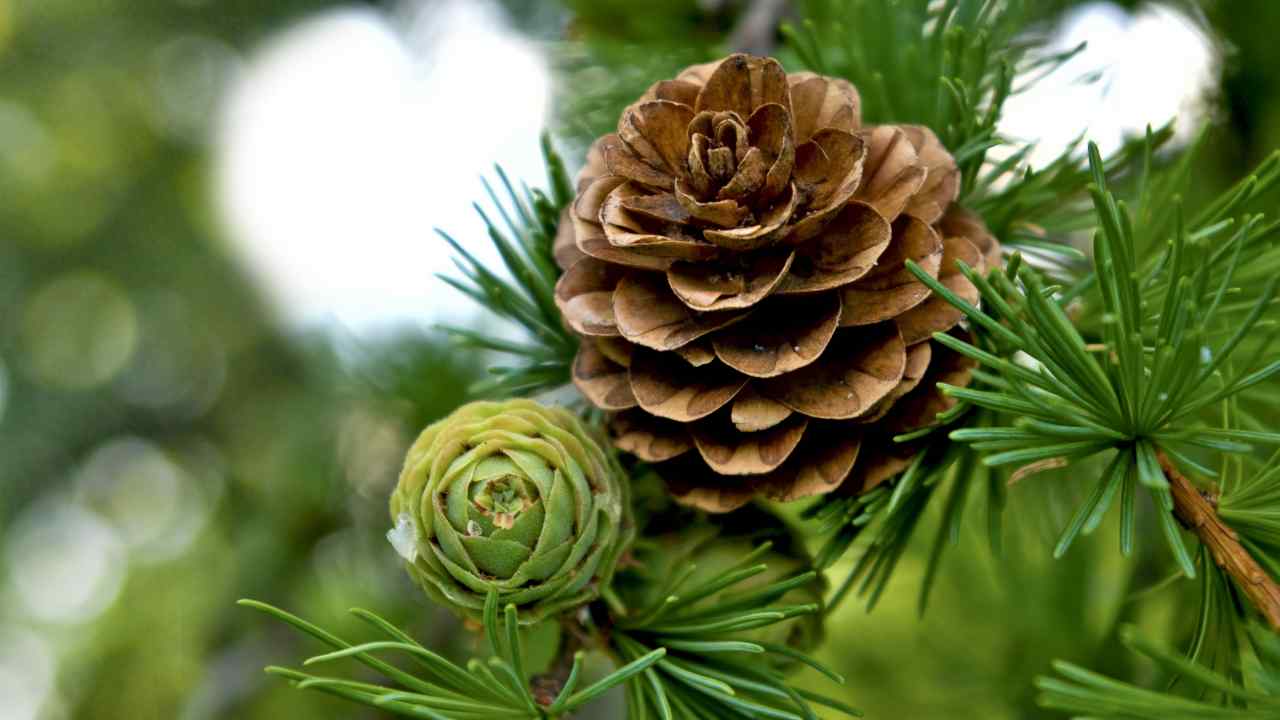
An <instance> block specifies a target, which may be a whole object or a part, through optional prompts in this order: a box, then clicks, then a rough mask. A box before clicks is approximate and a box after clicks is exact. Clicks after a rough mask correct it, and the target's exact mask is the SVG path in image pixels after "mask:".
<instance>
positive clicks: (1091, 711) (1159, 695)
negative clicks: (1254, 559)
mask: <svg viewBox="0 0 1280 720" xmlns="http://www.w3.org/2000/svg"><path fill="white" fill-rule="evenodd" d="M1248 637H1249V640H1250V645H1251V647H1252V648H1253V649H1254V650H1255V652H1256V653H1257V657H1258V660H1259V662H1258V663H1257V664H1256V665H1253V666H1252V667H1251V668H1250V670H1251V672H1250V673H1249V674H1250V677H1249V682H1248V683H1247V684H1246V683H1243V682H1241V681H1240V680H1238V679H1233V678H1231V677H1228V676H1226V675H1223V674H1221V673H1216V672H1214V671H1212V670H1210V669H1208V668H1205V667H1204V666H1202V665H1198V664H1196V663H1194V662H1191V661H1189V660H1187V659H1186V658H1184V657H1182V656H1180V655H1179V654H1178V653H1177V652H1175V651H1172V650H1169V649H1167V648H1162V647H1159V646H1157V645H1154V644H1152V643H1150V642H1148V641H1146V640H1143V639H1142V638H1141V637H1139V636H1138V634H1137V632H1136V630H1135V629H1134V628H1132V627H1126V628H1123V629H1122V630H1121V638H1122V641H1123V642H1124V644H1125V646H1126V647H1128V648H1129V649H1130V650H1132V651H1134V652H1136V653H1139V654H1141V655H1143V656H1145V657H1147V658H1149V659H1151V660H1152V661H1154V662H1155V663H1156V665H1157V666H1158V667H1159V668H1160V669H1161V670H1162V671H1163V672H1164V673H1166V674H1167V675H1170V676H1173V677H1175V678H1178V682H1177V683H1176V685H1175V687H1176V690H1175V689H1170V690H1167V691H1165V692H1160V691H1157V690H1149V689H1146V688H1142V687H1139V686H1137V685H1133V684H1130V683H1127V682H1121V681H1118V680H1114V679H1112V678H1109V677H1106V676H1105V675H1101V674H1099V673H1096V672H1093V671H1091V670H1087V669H1085V668H1082V667H1080V666H1078V665H1075V664H1073V663H1069V662H1065V661H1062V660H1059V661H1057V662H1055V663H1054V664H1053V668H1054V670H1056V671H1057V672H1058V675H1060V676H1061V677H1040V678H1038V679H1037V680H1036V687H1037V688H1038V689H1039V690H1040V698H1039V700H1040V704H1041V705H1043V706H1045V707H1047V708H1052V709H1055V710H1062V711H1066V712H1070V713H1072V714H1074V715H1081V716H1088V717H1096V718H1128V719H1132V720H1203V719H1209V718H1212V719H1219V720H1245V718H1248V719H1249V720H1265V719H1267V718H1270V719H1273V720H1274V718H1280V694H1278V693H1277V691H1278V690H1280V673H1278V672H1277V670H1276V668H1280V636H1276V635H1275V634H1274V633H1270V632H1268V631H1266V630H1265V629H1263V628H1260V627H1256V626H1255V627H1252V628H1251V629H1250V632H1249V634H1248ZM1239 669H1240V668H1237V670H1239Z"/></svg>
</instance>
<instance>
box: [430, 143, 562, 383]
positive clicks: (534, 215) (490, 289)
mask: <svg viewBox="0 0 1280 720" xmlns="http://www.w3.org/2000/svg"><path fill="white" fill-rule="evenodd" d="M542 156H543V161H544V163H545V165H546V170H547V180H548V185H549V190H548V191H546V192H544V191H541V190H536V189H534V190H531V189H529V188H528V187H526V186H523V185H522V186H521V188H520V190H519V191H517V190H516V188H515V186H514V185H513V184H512V182H511V180H510V179H509V178H508V177H507V174H506V173H505V172H504V171H503V169H502V168H501V167H497V168H496V174H497V176H498V180H499V182H500V183H501V185H502V190H503V192H504V194H505V199H504V198H500V197H499V195H498V193H497V192H495V191H494V189H493V187H492V186H491V185H490V184H489V182H488V181H485V183H484V185H485V189H486V191H487V192H488V194H489V199H490V201H491V203H492V205H493V211H494V212H497V214H498V217H499V218H501V224H499V223H498V222H497V221H496V220H495V219H493V218H492V217H490V215H489V214H488V213H486V212H485V210H484V208H483V207H482V206H480V205H479V204H478V203H477V204H476V205H475V209H476V212H477V213H479V214H480V217H481V218H483V220H484V223H485V226H486V227H487V228H488V235H489V240H490V241H491V242H492V243H493V245H494V247H495V248H497V250H498V254H499V255H500V256H501V258H502V264H503V266H504V268H505V270H506V274H507V275H508V277H503V276H502V275H500V274H499V273H497V272H494V271H493V270H491V269H490V268H488V267H487V266H486V265H485V264H484V263H483V262H481V261H480V260H479V259H477V258H476V257H475V256H474V255H472V254H471V253H470V252H469V251H468V250H467V249H466V247H465V246H464V244H463V243H460V242H458V241H457V240H455V239H454V238H453V237H452V236H451V235H449V234H448V233H447V232H445V231H443V230H437V231H436V232H437V233H439V235H440V237H441V238H443V239H444V241H445V242H447V243H448V244H449V246H450V247H451V248H452V249H453V252H454V255H455V257H454V264H455V265H456V266H457V268H458V270H459V271H460V272H461V273H462V275H463V278H462V279H458V278H455V277H451V276H449V275H443V274H442V275H440V276H439V277H440V279H441V280H442V281H444V282H445V283H447V284H448V285H450V286H451V287H453V288H454V289H456V290H458V291H459V292H461V293H462V294H464V295H466V296H467V297H469V298H471V299H472V300H474V301H475V302H476V303H477V304H479V305H480V306H481V307H483V308H484V309H485V310H486V311H488V312H490V313H492V314H493V315H495V316H497V317H498V318H500V319H502V320H506V321H510V322H512V323H514V324H515V325H516V326H518V327H520V328H521V329H523V330H524V331H525V332H526V334H527V337H526V339H525V340H513V339H511V338H510V337H507V336H505V335H504V334H502V333H501V332H484V331H479V330H474V329H470V328H464V327H458V326H454V325H446V326H444V327H443V329H444V330H445V331H447V332H448V333H449V334H450V336H452V338H453V339H454V340H455V341H456V343H457V345H458V347H460V348H462V349H466V350H472V351H476V352H484V353H490V352H492V353H499V354H503V355H507V356H510V357H512V358H513V359H515V360H516V361H517V363H516V364H513V365H498V366H493V367H491V368H489V374H490V375H491V377H490V378H488V379H487V380H484V381H482V382H480V383H479V384H478V385H477V386H476V387H475V388H474V389H473V390H474V392H475V394H477V395H480V396H496V397H514V396H524V395H532V394H535V393H538V392H541V391H544V390H549V389H553V388H556V387H559V386H561V385H564V384H565V383H567V382H569V368H570V364H571V363H572V362H573V356H574V353H575V352H576V351H577V347H578V344H577V340H576V339H575V338H574V337H573V335H572V333H570V332H569V330H568V329H567V328H566V327H565V326H564V323H563V321H562V320H561V319H560V312H559V310H557V309H556V304H555V285H556V280H557V279H558V278H559V276H560V270H559V268H557V267H556V264H555V259H554V258H553V257H552V250H551V249H552V244H553V243H554V241H555V236H556V229H557V227H558V226H559V223H560V213H561V211H562V210H563V209H564V208H565V207H566V206H567V205H568V204H569V202H570V201H571V200H572V199H573V187H572V185H571V184H570V182H569V175H568V172H567V171H566V170H565V166H564V161H563V160H562V159H561V157H560V155H559V154H557V153H556V151H555V148H554V147H552V144H551V138H550V136H549V135H546V134H544V135H543V136H542Z"/></svg>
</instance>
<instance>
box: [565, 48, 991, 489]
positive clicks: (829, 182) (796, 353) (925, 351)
mask: <svg viewBox="0 0 1280 720" xmlns="http://www.w3.org/2000/svg"><path fill="white" fill-rule="evenodd" d="M860 115H861V113H860V100H859V97H858V93H857V90H856V89H855V88H854V87H853V85H852V84H850V83H849V82H847V81H845V80H841V79H837V78H829V77H824V76H820V75H816V74H813V73H808V72H799V73H791V74H787V73H785V72H784V71H783V69H782V67H781V65H780V64H779V63H778V62H777V61H776V60H773V59H771V58H763V57H754V56H750V55H744V54H735V55H730V56H728V57H726V58H724V59H722V60H720V61H717V62H713V63H708V64H705V65H695V66H693V67H690V68H687V69H685V70H684V71H683V72H681V73H680V74H679V75H678V76H677V77H676V78H675V79H674V80H664V81H660V82H658V83H655V84H654V85H653V86H652V87H651V88H650V89H649V90H648V91H647V92H646V93H645V94H644V95H643V96H642V97H641V98H640V99H639V100H637V101H636V102H635V103H633V104H632V105H630V106H629V107H628V108H627V109H626V110H625V111H624V112H623V113H622V117H621V118H620V120H619V123H618V131H617V132H616V133H610V134H608V135H605V136H603V137H601V138H599V139H598V140H596V142H595V143H594V144H593V145H592V146H591V149H590V151H589V152H588V155H587V160H586V163H585V166H584V167H583V169H582V171H581V173H580V174H579V176H578V181H577V196H576V198H575V200H574V202H573V203H572V204H571V205H570V206H569V207H568V208H566V210H565V213H564V215H563V217H562V218H561V222H560V227H559V233H558V235H557V237H556V241H555V258H556V261H557V263H558V264H559V265H560V267H561V268H562V269H563V270H564V274H563V276H562V277H561V279H560V281H559V283H558V284H557V286H556V302H557V305H558V307H559V308H560V310H561V312H562V314H563V316H564V320H565V322H566V324H567V325H568V326H569V327H570V328H571V329H572V330H573V331H574V332H575V333H576V334H577V335H579V336H580V337H581V338H582V342H581V346H580V348H579V352H578V354H577V357H576V359H575V361H574V366H573V378H574V382H575V384H576V385H577V387H578V388H579V389H580V390H581V391H582V393H583V394H584V395H585V396H586V397H587V398H588V399H589V400H590V402H591V403H592V404H594V405H595V406H596V407H598V408H600V409H602V410H604V411H606V412H608V413H609V415H610V418H611V420H610V427H611V429H612V434H613V438H614V442H615V444H616V445H617V446H618V447H619V448H620V449H622V450H624V451H627V452H630V453H632V454H634V455H635V456H637V457H638V458H640V459H642V460H644V461H647V462H650V463H653V464H655V467H656V468H657V470H658V472H659V473H660V474H661V475H662V476H663V477H664V478H665V480H666V481H667V484H668V487H669V489H670V490H671V492H672V493H673V495H674V496H675V497H676V498H677V499H678V500H679V501H681V502H683V503H685V504H687V505H691V506H695V507H698V508H701V509H703V510H707V511H711V512H727V511H730V510H733V509H736V508H738V507H741V506H742V505H744V504H746V503H747V502H750V501H751V500H752V498H754V497H757V496H762V497H767V498H770V499H773V500H777V501H792V500H797V499H801V498H805V497H811V496H815V495H821V494H825V493H832V492H839V493H840V494H849V495H857V494H860V493H863V492H866V491H868V490H870V489H871V488H873V487H875V486H877V485H879V484H880V483H882V482H884V481H885V480H886V479H888V478H890V477H892V476H893V475H895V474H896V473H898V472H901V471H902V470H903V469H904V468H905V467H906V465H907V463H908V462H909V460H910V457H911V455H912V454H913V453H914V450H915V448H914V447H912V446H910V445H905V446H904V445H901V444H898V445H895V443H894V442H893V440H892V437H893V436H894V435H895V434H898V433H902V432H908V431H910V430H914V429H917V428H920V427H923V426H925V425H928V424H929V423H930V422H932V420H933V418H934V416H935V415H936V413H938V412H940V411H942V410H945V409H947V408H948V407H950V405H951V404H952V403H953V402H954V401H952V400H950V399H948V398H945V397H943V396H942V395H941V394H940V393H939V392H938V391H937V390H936V387H935V385H936V383H937V382H946V383H949V384H952V385H959V386H963V385H966V384H968V382H969V378H970V371H971V369H972V363H971V362H970V361H968V360H967V359H965V358H962V357H961V356H959V355H957V354H955V353H953V352H951V351H950V350H948V349H946V348H944V347H943V346H941V345H940V344H937V343H935V342H933V341H931V340H930V337H931V336H932V334H933V333H935V332H946V331H952V332H963V330H962V329H961V328H959V327H957V326H958V324H959V322H960V320H961V317H962V316H961V313H960V312H959V311H958V310H956V309H955V308H954V307H952V306H951V305H950V304H948V303H947V302H946V301H945V300H943V299H942V298H941V297H936V296H933V295H932V294H931V293H930V291H929V289H928V288H927V287H926V286H925V285H924V284H922V283H920V282H919V281H918V280H917V279H916V278H915V277H914V276H912V275H911V274H910V273H909V272H908V271H907V269H906V267H905V262H906V261H907V260H914V261H915V262H916V263H917V264H918V265H919V266H920V267H922V268H925V269H926V271H927V272H929V273H930V274H931V275H933V276H935V277H937V278H938V279H939V280H940V282H942V283H943V284H944V285H945V286H947V287H948V288H949V289H950V290H952V291H953V292H955V293H956V294H957V295H959V296H960V297H962V298H964V299H966V300H968V301H969V302H971V303H975V304H976V303H977V301H978V293H977V289H976V288H975V287H974V286H973V285H972V284H971V283H969V281H968V280H966V279H965V278H964V276H963V275H961V274H960V273H959V271H958V269H957V266H956V261H957V260H962V261H964V262H965V263H967V264H969V265H970V266H973V267H976V268H979V269H985V268H986V267H988V266H994V265H995V264H997V263H998V262H999V258H1000V245H999V243H998V242H997V241H996V239H995V238H994V237H993V236H992V235H991V234H990V233H989V232H988V231H987V229H986V227H985V225H984V224H983V223H982V220H981V219H980V218H979V217H977V216H976V215H975V214H973V213H971V212H969V211H967V210H965V209H964V208H962V207H960V206H959V205H958V204H957V203H956V199H957V197H958V196H959V193H960V173H959V170H958V168H957V167H956V163H955V161H954V159H953V158H952V157H951V155H950V153H948V151H947V150H946V148H944V147H943V146H942V144H941V142H940V141H939V140H938V138H937V136H936V135H935V134H934V133H933V132H932V131H931V130H929V129H928V128H924V127H921V126H910V125H902V126H897V125H880V126H866V127H864V126H862V124H861V119H860Z"/></svg>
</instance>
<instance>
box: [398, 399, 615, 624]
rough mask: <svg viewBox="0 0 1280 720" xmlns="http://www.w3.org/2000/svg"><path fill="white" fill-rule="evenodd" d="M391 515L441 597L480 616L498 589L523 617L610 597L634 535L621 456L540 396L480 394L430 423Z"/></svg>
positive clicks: (405, 553) (403, 547)
mask: <svg viewBox="0 0 1280 720" xmlns="http://www.w3.org/2000/svg"><path fill="white" fill-rule="evenodd" d="M391 519H392V522H393V523H395V527H394V528H393V529H392V530H391V532H389V533H388V535H387V537H388V539H389V540H390V541H391V543H392V545H394V546H395V548H396V550H397V552H399V553H400V555H401V556H402V557H403V558H404V559H405V560H406V562H407V566H408V570H409V574H410V575H411V576H412V577H413V578H414V580H415V581H416V582H417V583H418V584H419V585H420V586H422V589H423V590H424V591H426V593H427V595H428V596H430V597H431V598H432V599H433V600H435V601H436V602H438V603H440V604H442V605H445V606H447V607H450V608H453V609H454V610H455V611H457V612H459V613H460V614H462V615H463V616H465V617H469V618H472V619H479V618H480V616H481V615H482V613H483V609H484V604H485V599H486V597H487V596H488V594H489V592H490V591H491V590H497V592H498V600H499V603H500V604H501V605H504V606H505V605H507V604H509V603H511V604H514V605H515V606H516V608H517V609H518V610H519V612H520V620H521V622H522V623H534V622H537V621H539V620H542V619H543V618H546V617H548V616H550V615H554V614H557V613H560V612H563V611H567V610H571V609H573V608H576V607H580V606H582V605H584V604H586V603H588V602H591V601H592V600H594V599H596V598H597V597H599V595H600V592H601V590H602V588H604V587H606V586H607V585H608V583H609V580H610V578H611V577H612V575H613V571H614V569H615V568H616V567H617V564H618V558H619V556H620V555H621V554H622V553H623V551H624V550H625V549H626V548H627V547H628V546H629V545H630V543H631V540H632V538H633V537H634V535H635V526H634V522H633V520H632V517H631V509H630V502H629V497H628V481H627V479H626V477H625V473H624V471H623V470H622V468H621V466H620V465H619V464H618V462H617V460H616V459H615V458H614V457H613V455H612V454H611V453H610V452H609V451H608V450H606V449H604V446H603V445H602V443H601V442H599V441H598V440H597V438H596V437H595V435H594V434H593V433H592V432H591V431H589V430H588V429H587V427H586V426H585V425H584V424H583V423H582V422H581V421H580V420H578V419H577V418H576V417H574V416H573V415H572V414H570V413H569V412H567V411H565V410H563V409H561V408H553V407H547V406H544V405H540V404H538V403H536V402H532V401H529V400H510V401H506V402H475V403H471V404H468V405H464V406H463V407H461V408H459V409H458V410H456V411H455V412H454V413H453V414H452V415H450V416H449V417H447V418H445V419H443V420H440V421H439V422H436V423H434V424H432V425H430V426H428V427H427V429H426V430H423V431H422V434H421V435H419V436H418V439H417V441H415V442H414V443H413V446H412V447H411V448H409V453H408V455H407V456H406V458H405V464H404V469H403V470H402V471H401V473H400V481H399V483H398V484H397V485H396V489H395V491H394V492H393V493H392V495H391Z"/></svg>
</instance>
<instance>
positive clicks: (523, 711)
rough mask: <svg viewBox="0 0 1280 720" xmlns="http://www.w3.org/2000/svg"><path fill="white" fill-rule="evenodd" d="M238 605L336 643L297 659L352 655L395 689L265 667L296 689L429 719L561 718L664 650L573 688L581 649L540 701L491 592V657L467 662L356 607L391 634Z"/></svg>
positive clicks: (487, 629) (511, 614)
mask: <svg viewBox="0 0 1280 720" xmlns="http://www.w3.org/2000/svg"><path fill="white" fill-rule="evenodd" d="M240 604H241V605H243V606H245V607H250V608H253V609H255V610H259V611H261V612H265V613H267V614H269V615H271V616H273V617H275V618H277V619H279V620H281V621H283V622H286V623H288V624H289V625H292V626H293V627H294V628H296V629H298V630H299V631H301V632H303V633H306V634H307V635H310V636H312V637H314V638H316V639H317V640H320V641H321V642H323V643H324V644H326V645H328V646H330V647H332V648H334V651H333V652H329V653H325V654H323V655H316V656H313V657H311V658H308V659H307V660H305V661H304V662H303V665H304V666H308V665H315V664H319V663H325V662H330V661H334V660H341V659H344V658H353V659H355V660H357V661H359V662H361V663H363V664H364V665H367V666H368V667H370V668H372V669H374V670H376V671H378V672H379V673H381V674H382V675H383V676H385V677H386V678H387V679H389V680H391V681H393V682H395V683H396V684H397V687H385V686H380V685H371V684H369V683H364V682H358V681H354V680H345V679H342V678H337V677H325V676H319V675H312V674H309V673H306V672H301V671H298V670H292V669H289V668H283V667H275V666H273V667H269V668H267V672H268V673H270V674H273V675H278V676H280V677H283V678H285V679H287V680H289V681H290V682H291V683H293V684H294V686H295V687H297V688H298V689H300V690H306V689H311V690H318V691H320V692H324V693H328V694H331V695H336V696H338V697H341V698H344V699H347V700H351V701H353V702H357V703H361V704H364V705H370V706H373V707H376V708H380V709H383V710H386V711H388V712H391V713H394V714H396V715H401V716H404V717H415V718H426V719H427V720H480V719H481V718H496V717H512V718H548V719H553V718H562V717H565V716H566V715H567V714H569V713H571V712H573V711H574V710H576V709H577V708H579V707H580V706H582V705H584V704H586V703H587V702H589V701H591V700H592V699H594V698H596V697H598V696H599V695H601V694H603V693H604V692H606V691H608V690H609V689H610V688H612V687H614V686H616V685H618V684H620V683H622V682H625V681H627V680H628V679H629V678H631V677H633V676H634V675H635V674H636V673H639V672H642V671H644V670H645V669H646V668H648V667H649V666H651V665H653V663H655V662H657V661H658V660H660V659H661V658H662V655H663V651H661V650H656V651H654V652H653V653H650V654H649V655H647V656H646V657H643V658H640V659H638V660H637V661H635V662H633V663H630V664H628V665H626V666H624V667H621V668H619V669H618V670H616V671H614V672H613V673H611V674H610V675H608V676H606V677H605V678H603V679H601V680H599V681H597V682H595V683H592V684H591V685H589V686H587V687H584V688H582V689H578V684H579V681H580V678H581V674H580V672H579V671H580V670H581V666H582V655H581V653H579V654H578V655H576V656H575V657H574V661H573V671H572V672H571V673H570V674H569V676H568V678H567V679H566V681H565V683H564V686H563V689H562V690H561V691H560V693H559V694H558V695H557V696H556V697H555V699H554V700H553V701H552V702H551V703H549V704H547V705H542V704H539V703H538V702H537V700H535V698H534V696H533V693H532V691H531V690H530V682H529V680H530V678H529V675H528V674H527V673H526V671H525V667H524V648H523V646H522V640H521V637H520V631H519V628H520V621H519V618H518V616H517V614H516V608H515V606H514V605H507V607H506V609H505V611H504V612H503V613H502V617H501V619H499V613H498V595H497V593H496V592H491V593H489V597H488V602H487V603H486V604H485V609H484V633H485V637H486V638H487V639H488V643H489V649H490V651H491V652H492V655H491V656H490V657H489V658H487V659H486V660H480V659H477V658H472V659H471V660H469V661H468V662H467V664H466V667H465V668H463V667H460V666H458V665H456V664H454V663H453V662H451V661H449V660H447V659H446V658H444V657H442V656H441V655H439V654H437V653H435V652H432V651H431V650H428V649H427V648H425V647H423V646H422V645H419V644H418V643H417V642H415V641H414V640H413V639H412V638H411V637H409V636H408V635H406V634H405V633H404V632H403V631H401V630H399V629H398V628H396V627H395V626H394V625H392V624H390V623H388V622H387V621H386V620H384V619H382V618H381V617H379V616H378V615H376V614H374V613H372V612H369V611H368V610H361V609H358V608H357V609H354V610H352V611H351V612H352V614H353V615H355V616H356V617H358V618H360V619H361V620H363V621H365V622H367V623H368V624H370V625H372V626H373V627H374V628H376V629H377V630H379V631H380V632H381V633H383V634H384V635H386V636H387V637H389V638H390V639H389V640H379V641H374V642H367V643H361V644H358V645H353V644H351V643H348V642H346V641H345V640H342V639H341V638H339V637H338V636H336V635H333V634H331V633H329V632H328V631H326V630H324V629H322V628H320V627H317V626H316V625H313V624H311V623H309V622H307V621H306V620H303V619H302V618H299V617H297V616H295V615H292V614H290V613H288V612H285V611H284V610H281V609H279V608H275V607H272V606H270V605H267V604H265V603H260V602H257V601H255V600H241V601H240ZM391 653H399V654H403V655H405V656H407V657H408V658H410V659H412V660H413V661H414V663H415V666H416V668H415V671H414V672H413V673H410V672H406V671H404V670H401V669H400V668H398V667H396V666H395V665H392V664H390V663H388V662H386V661H385V660H383V659H381V658H380V657H379V656H380V654H391Z"/></svg>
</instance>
